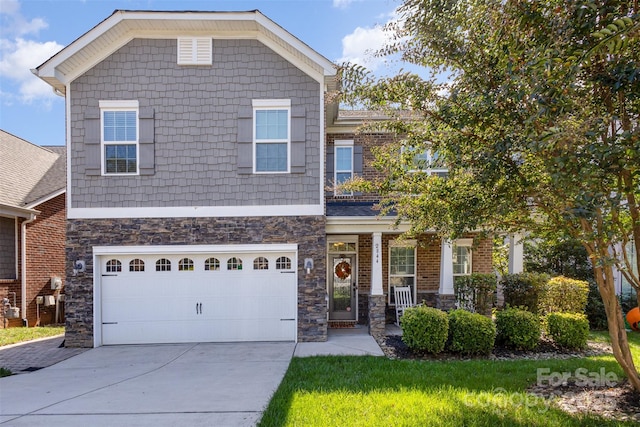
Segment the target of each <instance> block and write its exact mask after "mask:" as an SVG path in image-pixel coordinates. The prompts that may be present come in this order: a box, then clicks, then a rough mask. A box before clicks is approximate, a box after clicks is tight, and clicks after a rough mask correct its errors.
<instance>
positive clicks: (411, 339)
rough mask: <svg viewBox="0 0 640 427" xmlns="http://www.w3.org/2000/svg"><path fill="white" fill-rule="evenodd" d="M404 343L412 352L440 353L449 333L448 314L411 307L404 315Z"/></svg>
mask: <svg viewBox="0 0 640 427" xmlns="http://www.w3.org/2000/svg"><path fill="white" fill-rule="evenodd" d="M400 326H401V327H402V341H404V343H405V344H406V345H407V347H409V349H411V350H412V351H424V352H427V353H433V354H436V353H440V352H441V351H442V350H444V346H445V343H446V342H447V336H448V333H449V318H448V317H447V313H445V312H444V311H442V310H438V309H437V308H431V307H427V306H423V305H420V306H417V307H411V308H408V309H406V310H405V312H404V314H403V315H402V322H401V323H400Z"/></svg>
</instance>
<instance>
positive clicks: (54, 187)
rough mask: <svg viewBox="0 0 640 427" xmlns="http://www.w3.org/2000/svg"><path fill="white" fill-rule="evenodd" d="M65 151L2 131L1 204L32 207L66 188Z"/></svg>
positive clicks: (0, 132)
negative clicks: (41, 145) (39, 144)
mask: <svg viewBox="0 0 640 427" xmlns="http://www.w3.org/2000/svg"><path fill="white" fill-rule="evenodd" d="M66 175H67V172H66V148H65V147H60V146H56V147H40V146H38V145H35V144H32V143H30V142H29V141H25V140H24V139H21V138H18V137H17V136H14V135H12V134H10V133H8V132H5V131H3V130H0V204H2V205H5V206H11V207H18V208H24V207H32V206H30V205H31V204H33V203H34V202H36V201H37V200H40V199H42V198H45V197H47V196H48V195H51V194H54V193H56V192H58V191H60V190H64V189H65V187H66Z"/></svg>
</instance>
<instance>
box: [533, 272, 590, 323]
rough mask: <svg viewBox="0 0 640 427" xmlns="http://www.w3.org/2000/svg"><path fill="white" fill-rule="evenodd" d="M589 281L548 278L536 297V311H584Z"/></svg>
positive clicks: (561, 277) (544, 312)
mask: <svg viewBox="0 0 640 427" xmlns="http://www.w3.org/2000/svg"><path fill="white" fill-rule="evenodd" d="M588 295H589V283H588V282H586V281H584V280H575V279H569V278H568V277H564V276H558V277H554V278H552V279H550V280H549V281H548V282H547V284H546V285H545V286H544V288H543V290H542V292H541V293H540V296H539V299H538V313H539V314H540V315H541V316H543V315H545V314H547V313H561V312H562V313H584V309H585V308H586V306H587V297H588Z"/></svg>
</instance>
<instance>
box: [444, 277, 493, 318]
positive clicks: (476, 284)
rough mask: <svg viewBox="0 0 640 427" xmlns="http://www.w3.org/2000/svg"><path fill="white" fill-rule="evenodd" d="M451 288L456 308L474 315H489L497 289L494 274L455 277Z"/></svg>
mask: <svg viewBox="0 0 640 427" xmlns="http://www.w3.org/2000/svg"><path fill="white" fill-rule="evenodd" d="M453 287H454V290H455V294H456V304H457V306H458V307H461V308H464V309H466V310H469V311H473V312H475V313H480V314H485V315H489V314H491V309H492V308H493V305H494V303H495V292H496V288H497V279H496V275H495V274H481V273H473V274H472V275H470V276H457V277H455V281H454V284H453Z"/></svg>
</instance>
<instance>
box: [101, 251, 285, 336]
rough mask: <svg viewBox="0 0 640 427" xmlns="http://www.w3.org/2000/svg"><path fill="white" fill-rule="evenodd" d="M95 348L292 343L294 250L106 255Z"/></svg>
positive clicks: (102, 270) (103, 259)
mask: <svg viewBox="0 0 640 427" xmlns="http://www.w3.org/2000/svg"><path fill="white" fill-rule="evenodd" d="M97 260H99V262H100V270H101V271H100V278H99V279H100V307H101V313H100V314H101V326H102V329H101V332H102V333H101V335H102V344H104V345H109V344H143V343H184V342H230V341H293V340H295V338H296V332H297V327H296V323H297V322H296V318H297V316H296V307H297V274H296V265H297V262H296V253H295V252H282V251H279V252H274V251H257V252H238V253H234V252H221V253H216V252H209V253H193V252H179V253H155V254H143V253H141V254H128V255H127V254H122V255H118V254H117V253H115V254H109V255H101V256H99V257H97Z"/></svg>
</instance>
